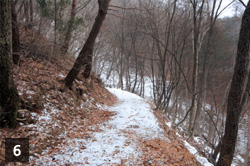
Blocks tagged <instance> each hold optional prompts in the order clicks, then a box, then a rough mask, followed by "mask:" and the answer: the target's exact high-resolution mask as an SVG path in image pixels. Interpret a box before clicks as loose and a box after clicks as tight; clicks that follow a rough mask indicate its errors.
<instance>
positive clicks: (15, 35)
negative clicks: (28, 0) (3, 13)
mask: <svg viewBox="0 0 250 166" xmlns="http://www.w3.org/2000/svg"><path fill="white" fill-rule="evenodd" d="M11 16H12V48H13V52H12V56H13V63H14V64H19V61H20V54H19V52H20V36H19V26H18V22H17V15H16V11H15V4H14V1H13V0H11Z"/></svg>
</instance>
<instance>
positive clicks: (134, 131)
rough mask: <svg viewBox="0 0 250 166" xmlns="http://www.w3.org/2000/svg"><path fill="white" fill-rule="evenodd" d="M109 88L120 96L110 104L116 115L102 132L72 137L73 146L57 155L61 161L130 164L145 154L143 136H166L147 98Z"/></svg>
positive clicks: (147, 137)
mask: <svg viewBox="0 0 250 166" xmlns="http://www.w3.org/2000/svg"><path fill="white" fill-rule="evenodd" d="M109 91H110V92H111V93H113V94H114V95H115V96H117V98H118V103H117V104H116V105H114V106H112V107H110V108H108V109H109V110H110V111H113V112H115V113H116V115H115V116H113V117H112V119H111V120H110V121H108V122H106V123H104V124H101V126H102V127H101V130H102V132H95V133H93V134H92V137H91V138H89V139H87V140H86V139H74V140H70V142H71V143H72V146H70V147H68V148H67V149H66V153H65V151H64V153H63V154H58V155H56V156H55V159H56V160H57V161H58V162H59V164H61V163H64V164H65V163H71V164H74V165H77V164H79V165H81V164H84V165H115V164H122V163H123V162H124V161H126V165H130V164H131V165H134V164H136V161H137V159H139V158H140V156H141V155H142V152H141V150H140V148H139V146H138V143H139V140H145V139H152V138H159V137H160V138H163V137H164V134H163V133H164V131H163V130H162V129H161V128H160V127H159V124H158V121H157V119H156V118H155V116H154V114H153V113H152V110H151V108H150V105H149V104H148V103H146V101H145V100H144V99H142V98H141V97H139V96H137V95H135V94H131V93H129V92H126V91H122V90H119V89H109ZM82 147H84V148H82Z"/></svg>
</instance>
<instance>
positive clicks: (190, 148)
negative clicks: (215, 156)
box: [184, 141, 213, 166]
mask: <svg viewBox="0 0 250 166" xmlns="http://www.w3.org/2000/svg"><path fill="white" fill-rule="evenodd" d="M184 145H185V146H186V148H187V149H188V151H189V152H190V153H192V154H193V155H194V156H195V157H196V159H197V161H199V162H200V163H201V165H202V166H213V164H211V163H210V162H209V161H208V160H207V159H206V158H205V157H202V156H200V155H199V152H198V151H197V150H196V149H195V148H194V147H193V146H191V145H190V144H189V143H188V142H187V141H184Z"/></svg>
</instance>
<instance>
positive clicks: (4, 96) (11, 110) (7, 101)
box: [0, 0, 19, 128]
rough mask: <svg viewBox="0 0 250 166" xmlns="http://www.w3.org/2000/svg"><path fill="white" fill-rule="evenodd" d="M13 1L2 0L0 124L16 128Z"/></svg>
mask: <svg viewBox="0 0 250 166" xmlns="http://www.w3.org/2000/svg"><path fill="white" fill-rule="evenodd" d="M11 33H12V28H11V1H9V0H7V1H5V0H4V1H0V71H1V72H0V89H1V90H0V117H1V118H0V126H1V127H6V126H7V127H11V128H14V127H15V125H16V116H17V110H18V105H19V96H18V92H17V88H16V85H15V84H14V80H13V68H12V65H13V63H12V41H11V40H12V38H11Z"/></svg>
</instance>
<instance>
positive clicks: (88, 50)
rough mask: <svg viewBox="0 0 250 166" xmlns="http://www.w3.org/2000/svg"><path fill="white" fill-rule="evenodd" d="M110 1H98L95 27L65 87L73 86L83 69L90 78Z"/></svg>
mask: <svg viewBox="0 0 250 166" xmlns="http://www.w3.org/2000/svg"><path fill="white" fill-rule="evenodd" d="M109 2H110V0H98V4H99V10H98V15H97V16H96V19H95V22H94V25H93V27H92V29H91V32H90V34H89V37H88V39H87V41H86V43H85V45H84V46H83V48H82V50H81V52H80V54H79V56H78V58H77V59H76V62H75V64H74V66H73V68H72V69H71V71H70V72H69V74H68V75H67V77H66V78H65V85H66V86H68V87H71V86H72V83H73V81H74V80H75V79H76V77H77V75H78V74H79V72H80V71H81V69H82V68H84V71H83V77H84V78H86V79H87V78H88V77H89V75H90V72H91V66H92V56H93V49H94V44H95V40H96V37H97V35H98V33H99V31H100V28H101V26H102V23H103V21H104V20H105V17H106V14H107V11H108V6H109Z"/></svg>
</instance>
